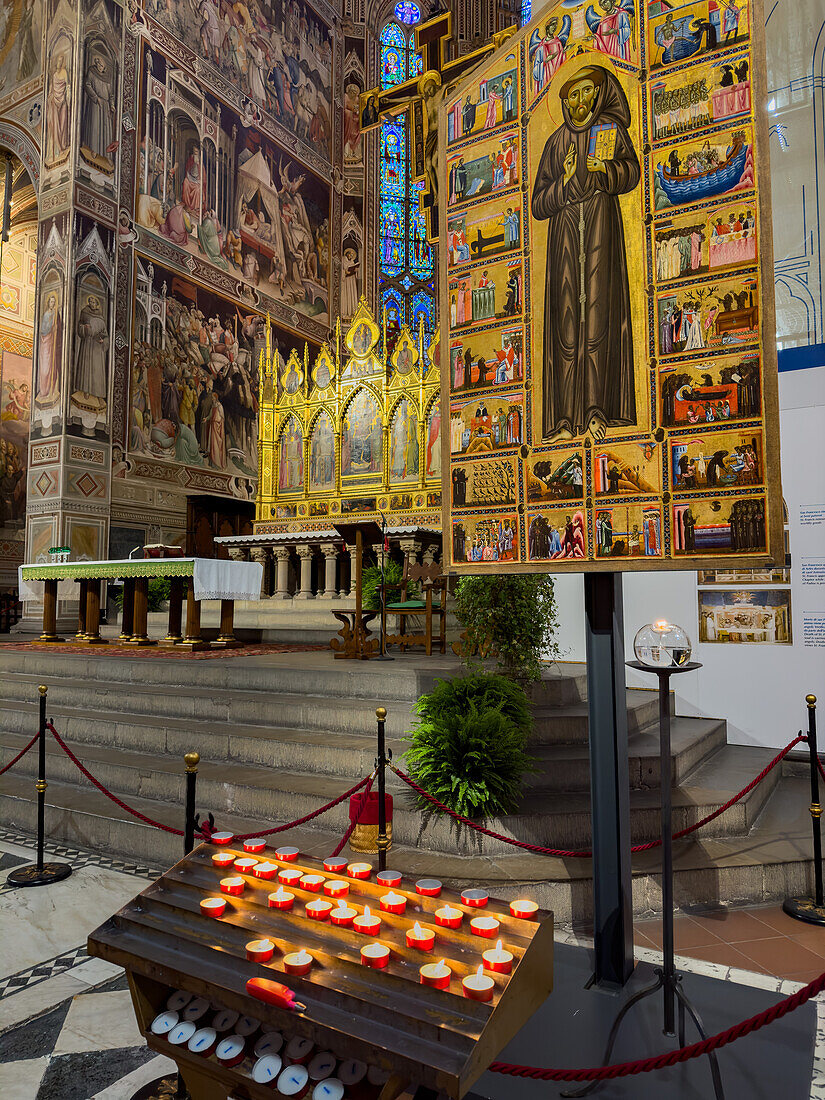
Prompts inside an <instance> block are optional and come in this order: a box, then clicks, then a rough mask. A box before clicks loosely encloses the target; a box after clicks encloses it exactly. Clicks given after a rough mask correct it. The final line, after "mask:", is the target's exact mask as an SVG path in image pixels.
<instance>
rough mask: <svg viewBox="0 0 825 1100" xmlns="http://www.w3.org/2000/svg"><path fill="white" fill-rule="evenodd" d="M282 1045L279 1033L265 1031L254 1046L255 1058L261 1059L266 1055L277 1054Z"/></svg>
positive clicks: (281, 1037) (282, 1039)
mask: <svg viewBox="0 0 825 1100" xmlns="http://www.w3.org/2000/svg"><path fill="white" fill-rule="evenodd" d="M283 1045H284V1037H283V1035H282V1034H281V1033H280V1031H265V1032H264V1034H263V1035H262V1036H261V1037H260V1039H259V1040H258V1041H257V1043H256V1044H255V1057H256V1058H263V1057H265V1056H266V1055H267V1054H277V1053H278V1051H279V1050H280V1049H281V1047H282V1046H283ZM279 1068H280V1067H279Z"/></svg>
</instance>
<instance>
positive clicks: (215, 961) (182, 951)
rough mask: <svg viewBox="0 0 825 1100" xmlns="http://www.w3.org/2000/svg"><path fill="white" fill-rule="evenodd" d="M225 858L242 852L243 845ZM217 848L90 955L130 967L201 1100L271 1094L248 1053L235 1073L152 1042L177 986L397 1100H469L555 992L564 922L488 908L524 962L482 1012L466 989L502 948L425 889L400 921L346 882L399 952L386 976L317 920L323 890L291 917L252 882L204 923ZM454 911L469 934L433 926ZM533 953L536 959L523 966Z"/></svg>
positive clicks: (358, 944)
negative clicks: (289, 966)
mask: <svg viewBox="0 0 825 1100" xmlns="http://www.w3.org/2000/svg"><path fill="white" fill-rule="evenodd" d="M223 850H225V851H230V852H234V853H235V854H236V855H237V856H238V857H241V856H243V854H244V853H243V848H242V846H241V845H235V844H233V845H230V846H229V847H228V848H226V849H223ZM213 852H214V848H213V847H212V846H210V845H207V844H203V845H201V846H200V847H198V848H197V849H195V851H193V852H192V853H191V854H190V855H188V856H186V857H185V858H184V859H182V860H181V861H180V863H177V864H176V865H175V866H174V867H172V868H171V869H170V870H169V871H167V872H166V874H165V875H163V876H162V877H161V878H160V879H158V880H157V881H156V882H155V883H153V884H152V885H151V886H149V887H147V889H146V890H144V891H143V892H142V893H141V894H139V895H138V897H136V898H135V899H134V900H133V901H132V902H130V903H129V904H128V905H126V906H125V907H124V908H123V909H121V910H120V912H118V913H116V914H115V915H114V916H113V917H111V918H110V919H109V920H108V921H106V923H105V924H103V925H101V927H100V928H98V929H97V930H96V931H95V932H93V933H92V935H91V936H90V937H89V945H88V946H89V954H90V955H97V956H99V957H100V958H104V959H107V960H109V961H110V962H113V963H115V964H117V965H118V966H123V967H125V969H126V971H127V974H128V979H129V988H130V990H131V994H132V1001H133V1004H134V1008H135V1013H136V1015H137V1019H138V1024H139V1026H140V1028H141V1031H142V1032H143V1034H144V1035H145V1036H146V1041H147V1043H148V1045H149V1046H150V1047H151V1048H152V1049H153V1050H155V1051H157V1052H158V1053H161V1054H165V1055H166V1056H167V1057H169V1058H172V1059H174V1061H175V1062H176V1063H177V1065H178V1069H179V1071H180V1073H181V1075H182V1077H183V1078H184V1080H185V1082H186V1084H187V1086H188V1088H189V1090H190V1092H191V1093H192V1094H193V1095H194V1096H197V1097H198V1100H226V1098H227V1097H228V1096H230V1095H231V1096H243V1097H244V1098H245V1100H271V1097H272V1095H273V1090H272V1089H271V1088H270V1087H268V1086H266V1085H261V1084H256V1083H255V1082H254V1081H253V1079H252V1075H251V1072H252V1065H253V1062H254V1059H251V1058H250V1057H247V1058H246V1059H245V1060H243V1061H242V1062H240V1063H239V1064H238V1065H234V1066H227V1065H225V1064H222V1063H221V1062H220V1061H219V1060H218V1059H217V1058H216V1057H215V1055H214V1054H212V1055H210V1056H209V1057H203V1056H201V1055H198V1054H193V1053H191V1052H190V1051H189V1050H188V1049H187V1048H186V1046H185V1045H184V1046H182V1047H178V1046H173V1045H171V1044H170V1043H169V1042H168V1041H167V1039H166V1038H164V1037H161V1036H157V1035H154V1034H152V1032H151V1030H150V1029H151V1023H152V1020H153V1019H154V1018H155V1017H156V1016H157V1015H158V1013H160V1012H162V1011H163V1010H164V1008H165V1007H166V1001H167V998H168V997H169V995H170V993H171V992H174V991H175V990H183V991H187V992H190V993H192V994H194V995H195V996H198V997H205V998H207V999H208V1000H209V1001H210V1002H211V1003H212V1004H213V1005H220V1006H222V1007H224V1008H227V1009H231V1010H235V1011H237V1012H239V1013H241V1014H242V1015H244V1016H252V1017H256V1018H257V1019H259V1020H260V1021H261V1025H262V1029H263V1030H277V1031H280V1032H282V1033H283V1034H284V1036H285V1037H286V1038H290V1037H292V1036H303V1037H306V1038H309V1039H311V1040H312V1041H313V1042H314V1043H315V1044H316V1046H317V1048H318V1049H319V1050H331V1051H332V1052H333V1053H334V1054H335V1055H336V1056H337V1057H338V1058H340V1059H347V1058H357V1059H360V1060H361V1061H363V1062H366V1063H367V1064H368V1065H372V1066H375V1067H378V1068H379V1069H380V1070H383V1071H384V1072H385V1073H388V1074H389V1075H390V1077H389V1080H388V1081H387V1082H386V1084H384V1085H383V1087H376V1088H375V1090H374V1095H375V1096H376V1097H380V1100H395V1097H397V1096H399V1095H400V1094H401V1093H402V1092H403V1091H405V1090H408V1091H411V1092H415V1094H416V1097H417V1098H418V1097H420V1098H421V1100H423V1098H424V1097H435V1096H436V1095H438V1094H439V1093H443V1094H444V1095H446V1096H448V1097H450V1098H451V1100H459V1098H460V1097H463V1096H464V1095H465V1093H466V1092H467V1091H468V1090H469V1089H470V1088H471V1087H472V1085H473V1083H474V1082H475V1081H476V1080H478V1078H479V1077H480V1076H481V1075H482V1074H483V1073H484V1072H485V1070H486V1069H487V1067H488V1066H489V1064H490V1062H491V1061H493V1060H494V1059H495V1057H496V1056H497V1055H498V1053H499V1052H500V1051H501V1050H502V1048H503V1047H504V1046H505V1045H506V1044H507V1043H508V1042H509V1040H510V1039H511V1038H512V1037H513V1036H514V1035H515V1034H516V1032H518V1031H519V1030H520V1028H521V1027H522V1026H523V1025H524V1024H525V1023H526V1021H527V1020H528V1019H529V1018H530V1016H532V1014H533V1013H534V1012H535V1011H536V1010H537V1009H538V1008H539V1006H540V1005H541V1004H542V1003H543V1001H544V1000H545V998H546V997H547V996H548V994H549V993H550V991H551V989H552V972H553V916H552V913H549V912H546V911H543V910H539V911H538V912H537V913H536V914H535V915H534V917H532V918H531V919H529V920H522V919H520V918H518V917H513V916H511V914H510V910H509V907H508V905H507V903H506V902H501V901H497V900H496V899H494V898H491V899H490V902H489V904H488V905H487V907H486V908H485V909H484V914H485V916H488V915H489V916H493V917H495V918H496V919H497V920H498V921H500V922H501V929H500V932H499V933H498V937H499V938H500V939H501V940H502V941H503V945H504V947H506V949H507V950H508V951H510V952H512V954H513V968H512V972H511V973H510V974H509V975H507V974H492V975H490V976H491V977H492V978H493V980H494V982H495V990H494V994H493V999H492V1001H490V1002H489V1003H484V1002H480V1001H474V1000H470V999H468V998H467V997H465V996H464V995H463V990H462V981H463V979H464V978H465V977H467V976H468V975H471V974H474V973H475V972H476V971H477V969H478V967H479V965H480V964H481V963H482V961H483V960H482V955H483V952H484V951H485V950H488V949H489V948H490V946H491V944H490V941H489V940H485V939H481V938H479V937H477V936H473V935H472V934H471V932H470V921H471V920H472V919H473V917H476V916H478V913H479V910H478V909H473V908H471V907H470V906H467V905H464V904H463V903H462V901H461V896H460V894H457V893H454V892H451V891H449V890H446V889H445V890H443V891H442V892H441V896H440V897H438V898H427V897H423V896H421V895H420V894H418V893H416V890H415V882H414V879H403V880H402V882H401V884H400V885H398V886H395V887H393V890H394V892H396V893H399V894H402V895H403V896H404V897H406V899H407V905H406V910H405V912H404V913H403V914H394V913H387V912H381V909H380V899H381V897H382V896H383V895H384V894H385V893H386V892H387V887H386V885H384V884H380V883H377V882H375V880H374V878H370V879H368V880H358V879H354V878H347V882H348V883H349V887H350V890H349V894H348V896H347V899H346V900H347V905H348V906H351V907H352V908H354V909H356V910H357V911H358V913H359V914H360V913H362V912H363V910H364V906H365V905H369V907H370V910H371V911H372V912H373V913H376V914H378V913H381V929H380V932H379V933H378V935H376V936H375V937H373V939H374V940H375V941H376V942H379V943H381V944H383V945H385V946H386V947H388V948H389V949H390V952H391V957H390V961H389V965H388V966H387V967H386V968H384V969H373V968H371V967H368V966H364V965H362V963H361V954H360V953H361V948H362V947H363V946H364V944H365V942H366V941H365V939H364V937H363V936H362V935H359V934H358V933H357V932H355V931H354V930H353V929H352V928H351V927H349V928H348V927H341V926H338V925H333V924H332V923H331V922H330V921H317V920H310V919H308V918H307V916H306V912H305V906H306V903H307V902H309V901H313V900H317V898H318V894H317V893H314V892H310V891H308V890H304V889H302V888H301V887H300V886H296V887H290V892H292V893H294V895H295V904H294V906H293V908H292V909H291V910H288V911H285V910H279V909H272V908H270V907H269V906H268V900H267V899H268V896H269V894H270V893H271V892H272V883H271V882H267V881H264V880H261V879H256V878H255V877H254V876H253V875H252V874H249V875H245V876H244V879H245V882H246V885H245V889H244V891H243V894H242V895H241V896H240V897H226V903H227V904H226V911H225V914H224V916H223V917H221V918H218V919H215V918H212V917H207V916H203V915H202V914H201V911H200V903H201V901H202V900H203V899H204V898H205V897H211V896H214V895H215V894H216V893H217V892H218V883H219V881H220V878H221V871H220V870H219V869H216V868H214V867H213V866H212V858H211V857H212V854H213ZM260 858H261V859H267V860H270V861H272V862H276V863H279V864H280V865H281V866H289V867H292V868H297V869H299V870H301V871H302V872H303V873H304V874H322V875H324V877H325V878H331V879H332V878H342V877H345V876H342V875H339V874H335V875H330V874H329V873H328V872H325V871H324V868H323V863H322V862H321V861H319V860H315V859H312V858H310V857H308V856H303V855H301V856H299V858H298V860H297V861H293V862H290V863H288V864H287V863H286V862H285V861H283V860H279V859H278V858H277V857H276V856H275V850H274V848H267V849H266V850H265V852H263V853H261V857H260ZM221 896H223V895H221ZM446 904H449V905H451V906H453V907H454V908H456V909H458V910H460V911H461V912H462V913H463V919H462V923H461V926H460V927H459V928H458V929H455V930H453V929H447V928H443V927H440V926H439V925H437V924H436V923H435V911H436V909H438V908H441V907H443V906H444V905H446ZM416 921H417V922H418V923H419V925H420V926H421V927H422V928H428V929H430V930H431V931H433V932H434V933H435V947H434V950H432V951H421V950H418V949H417V948H413V947H408V946H407V942H406V936H407V931H408V930H409V929H411V928H413V927H414V925H415V923H416ZM259 939H269V940H271V941H272V942H273V944H274V945H275V951H274V955H273V958H272V959H271V961H269V962H266V963H260V962H252V961H249V960H248V959H247V954H246V945H247V944H248V943H249V941H250V940H259ZM301 949H305V950H306V951H308V952H309V953H310V954H311V955H312V957H313V963H312V966H311V968H310V970H309V973H308V974H307V975H306V976H305V977H296V976H294V975H289V974H286V973H285V970H284V963H283V960H284V956H285V955H286V954H288V953H292V952H295V951H299V950H301ZM527 954H529V956H530V960H529V963H528V964H527V965H524V959H525V956H526V955H527ZM441 959H444V960H445V962H446V964H447V965H448V966H449V967H450V969H451V970H452V978H451V981H450V985H449V988H448V989H445V990H441V989H434V988H431V987H429V986H425V985H422V984H421V983H420V977H419V970H420V968H421V966H423V965H425V964H427V963H432V962H437V961H439V960H441ZM250 978H266V979H270V980H272V981H276V982H281V983H283V985H285V986H288V987H289V989H291V990H292V991H293V992H294V995H295V1000H296V1002H298V1007H297V1008H296V1010H294V1011H293V1010H290V1009H287V1008H281V1007H277V1006H276V1005H273V1004H269V1003H264V1002H263V1001H261V1000H259V999H257V998H256V997H253V996H252V995H251V994H250V993H249V992H247V982H248V980H249V979H250ZM199 1026H200V1025H199ZM251 1049H252V1048H251V1047H250V1053H251Z"/></svg>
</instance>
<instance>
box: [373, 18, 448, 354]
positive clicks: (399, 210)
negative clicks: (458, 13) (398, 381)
mask: <svg viewBox="0 0 825 1100" xmlns="http://www.w3.org/2000/svg"><path fill="white" fill-rule="evenodd" d="M395 17H396V21H394V22H391V23H387V25H386V26H385V27H384V29H383V31H382V32H381V85H382V87H384V88H391V87H393V86H394V85H396V84H402V83H403V82H404V81H405V80H409V79H411V78H412V77H415V76H417V75H418V73H420V72H421V70H422V61H421V56H420V54H418V53H416V50H415V32H414V31H410V30H409V29H408V27H409V26H412V25H414V24H415V23H417V22H418V21H419V19H420V18H421V11H420V9H419V8H418V6H417V5H416V4H410V3H399V4H397V5H396V8H395ZM399 24H407V26H403V25H399ZM380 133H381V167H380V171H381V179H380V196H381V208H380V226H379V249H380V252H379V269H380V302H381V310H382V315H383V313H384V311H386V317H387V336H388V342H389V341H391V340H392V339H393V338H394V337H395V336H396V335H397V333H398V331H399V330H400V328H401V326H402V325H405V324H406V325H407V326H409V328H410V330H411V331H412V332H413V333H414V334H417V333H418V326H419V319H423V321H424V327H425V329H426V330H427V331H428V332H432V331H433V329H434V327H435V292H434V289H433V255H432V247H431V246H430V243H429V241H428V240H427V230H426V223H425V220H424V218H423V216H422V214H421V212H420V210H419V206H418V195H419V192H420V190H421V188H422V187H423V184H422V183H420V182H419V183H415V182H414V181H413V180H412V179H411V178H410V132H409V118H408V114H407V112H404V113H402V114H400V115H396V116H395V117H394V118H391V119H387V120H386V121H385V122H383V123H382V124H381V131H380Z"/></svg>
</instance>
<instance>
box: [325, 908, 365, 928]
mask: <svg viewBox="0 0 825 1100" xmlns="http://www.w3.org/2000/svg"><path fill="white" fill-rule="evenodd" d="M357 916H358V910H357V909H353V908H352V906H351V905H339V906H338V908H337V909H333V910H332V912H331V913H330V915H329V919H330V920H331V921H332V923H333V924H335V925H337V926H338V927H339V928H352V922H353V921H354V920H355V918H356V917H357Z"/></svg>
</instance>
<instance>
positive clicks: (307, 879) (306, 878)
mask: <svg viewBox="0 0 825 1100" xmlns="http://www.w3.org/2000/svg"><path fill="white" fill-rule="evenodd" d="M298 885H299V886H300V887H301V889H302V890H309V892H310V893H312V894H319V893H320V892H321V887H322V886H323V885H324V876H323V875H302V876H301V881H300V882H299V883H298Z"/></svg>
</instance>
